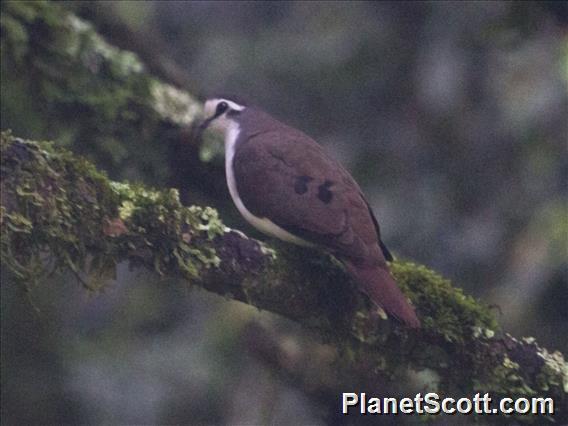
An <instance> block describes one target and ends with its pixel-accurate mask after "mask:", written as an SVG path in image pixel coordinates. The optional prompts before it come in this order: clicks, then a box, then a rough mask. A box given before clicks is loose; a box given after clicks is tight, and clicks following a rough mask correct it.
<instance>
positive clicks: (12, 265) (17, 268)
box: [1, 132, 225, 289]
mask: <svg viewBox="0 0 568 426" xmlns="http://www.w3.org/2000/svg"><path fill="white" fill-rule="evenodd" d="M1 150H2V193H3V197H2V210H1V226H2V262H3V263H4V264H6V266H8V268H9V269H10V270H11V271H12V272H13V273H14V274H15V275H16V276H17V277H19V278H20V279H21V280H22V281H23V282H24V283H26V284H29V283H31V282H37V279H38V277H39V276H41V275H43V274H45V273H48V272H50V270H53V269H62V268H69V269H71V270H72V271H74V272H75V273H76V274H77V276H78V277H79V280H80V281H81V283H82V284H83V285H85V286H86V287H87V288H89V289H95V288H100V287H101V286H102V285H103V283H102V282H101V277H103V278H104V277H110V276H112V275H113V274H114V268H115V262H116V261H115V259H117V258H118V259H121V258H122V259H127V258H129V259H131V260H133V261H141V262H143V263H145V264H147V265H150V266H151V267H153V268H154V270H155V271H156V272H158V273H163V272H164V271H166V270H167V271H168V272H169V273H171V272H175V271H177V272H179V273H180V274H181V275H183V276H184V277H186V278H189V279H191V278H196V277H198V276H199V273H200V271H201V270H202V269H203V268H209V267H211V266H218V265H219V262H220V259H219V258H218V256H217V255H216V253H215V250H214V248H213V246H212V244H210V242H211V241H212V240H213V239H214V238H215V237H216V236H218V235H221V234H223V233H224V232H225V227H224V225H223V223H222V222H221V220H220V219H219V217H218V214H217V212H216V211H215V210H214V209H212V208H210V207H206V208H201V207H196V206H193V207H184V206H182V205H181V203H180V201H179V196H178V192H177V191H176V190H173V189H169V190H163V191H157V190H149V189H147V188H144V187H142V186H140V185H129V184H118V183H113V182H110V181H109V180H108V179H107V177H106V176H105V175H104V174H101V173H99V172H98V171H97V170H96V169H95V168H94V166H93V165H92V164H90V163H89V162H87V161H85V160H83V159H80V158H76V157H74V156H73V155H71V154H70V153H69V152H67V151H65V150H63V149H61V148H56V147H55V146H54V145H53V144H50V143H40V144H37V143H33V142H29V141H24V140H21V139H18V138H14V137H12V136H11V135H10V133H8V132H3V133H2V135H1Z"/></svg>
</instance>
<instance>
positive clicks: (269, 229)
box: [225, 123, 313, 246]
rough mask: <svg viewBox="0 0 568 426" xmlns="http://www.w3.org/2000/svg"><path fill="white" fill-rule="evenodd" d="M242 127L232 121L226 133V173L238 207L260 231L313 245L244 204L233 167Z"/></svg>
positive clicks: (299, 243)
mask: <svg viewBox="0 0 568 426" xmlns="http://www.w3.org/2000/svg"><path fill="white" fill-rule="evenodd" d="M239 132H240V128H239V125H238V124H237V123H231V125H230V126H229V128H228V129H227V131H226V134H225V173H226V175H227V185H228V186H229V192H230V193H231V198H232V199H233V202H234V203H235V205H236V206H237V209H238V210H239V212H240V213H241V215H243V217H244V218H245V219H246V221H247V222H248V223H250V224H251V225H252V226H254V227H255V228H256V229H258V230H259V231H261V232H263V233H265V234H267V235H269V236H271V237H276V238H278V239H281V240H284V241H287V242H289V243H294V244H298V245H301V246H313V244H310V243H309V242H307V241H305V240H303V239H302V238H299V237H296V236H295V235H292V234H290V233H289V232H288V231H286V230H284V229H282V228H281V227H279V226H278V225H276V224H275V223H274V222H272V221H270V220H269V219H267V218H265V217H262V218H261V217H258V216H255V215H254V214H252V213H251V212H250V211H249V210H248V209H247V208H246V206H245V205H244V203H243V201H242V200H241V197H240V196H239V192H238V190H237V182H236V180H235V173H234V169H233V159H234V157H235V144H236V142H237V138H238V136H239Z"/></svg>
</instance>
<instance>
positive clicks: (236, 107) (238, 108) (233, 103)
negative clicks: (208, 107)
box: [215, 98, 245, 111]
mask: <svg viewBox="0 0 568 426" xmlns="http://www.w3.org/2000/svg"><path fill="white" fill-rule="evenodd" d="M215 100H216V101H218V102H221V101H223V102H227V105H229V107H230V108H231V109H234V110H236V111H242V110H243V109H245V107H244V106H242V105H239V104H237V103H235V102H233V101H230V100H228V99H223V98H219V99H215Z"/></svg>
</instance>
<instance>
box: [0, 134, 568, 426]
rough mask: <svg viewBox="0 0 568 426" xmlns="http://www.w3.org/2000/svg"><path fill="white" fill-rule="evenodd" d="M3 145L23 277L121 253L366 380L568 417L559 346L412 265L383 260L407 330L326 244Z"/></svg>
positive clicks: (62, 155) (110, 261)
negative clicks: (543, 404)
mask: <svg viewBox="0 0 568 426" xmlns="http://www.w3.org/2000/svg"><path fill="white" fill-rule="evenodd" d="M1 153H2V181H1V190H2V205H1V212H2V215H1V217H0V223H1V227H2V264H3V266H4V267H6V268H8V269H9V270H10V272H11V273H12V274H13V275H14V276H15V277H17V279H18V280H19V281H20V282H22V283H23V284H24V285H27V286H31V283H33V282H38V281H40V280H41V277H42V276H44V275H45V274H47V273H51V272H53V271H54V270H55V271H61V270H65V269H70V270H72V271H74V272H75V273H76V274H77V276H78V278H79V281H80V282H81V283H82V284H83V285H84V286H85V287H86V288H87V289H88V290H96V289H99V288H101V287H102V286H104V284H105V277H110V276H112V275H113V272H114V269H115V267H116V265H117V264H118V263H120V262H129V263H130V264H131V265H132V267H143V268H146V269H148V270H151V271H154V272H155V273H157V274H160V275H166V276H171V277H183V278H185V279H187V281H188V282H189V283H191V284H192V285H197V286H201V287H203V288H205V289H207V290H209V291H213V292H215V293H218V294H221V295H223V296H225V297H227V298H231V299H234V300H238V301H241V302H244V303H247V304H250V305H253V306H256V307H258V308H260V309H266V310H268V311H271V312H274V313H277V314H280V315H282V316H285V317H287V318H290V319H292V320H294V321H297V322H298V323H300V324H302V325H303V326H305V327H306V328H308V329H309V330H312V331H313V333H314V335H315V336H317V338H318V339H320V340H321V341H322V342H325V343H329V344H331V345H333V346H334V347H336V348H337V349H338V351H339V353H340V354H341V356H342V368H343V369H344V371H343V372H342V373H345V372H349V371H362V370H364V371H366V373H367V379H369V380H368V383H373V382H376V381H380V382H384V381H385V380H392V379H397V380H398V381H404V380H408V378H409V377H410V373H411V372H412V371H417V370H425V369H428V370H431V371H433V372H435V373H437V375H438V376H439V378H440V380H439V382H438V384H437V387H438V388H437V389H436V390H437V391H438V392H439V393H440V394H442V395H456V394H459V395H473V394H475V393H476V392H480V393H490V394H491V396H492V397H493V398H499V397H505V396H508V397H520V396H523V397H542V398H549V397H550V398H553V399H554V407H555V410H556V419H557V421H563V420H565V419H566V412H567V411H566V403H567V398H566V395H567V390H566V387H567V385H568V365H567V363H566V362H565V361H564V357H563V355H562V354H561V353H559V352H554V353H549V352H548V351H547V350H546V349H544V348H541V347H540V346H539V345H538V344H537V343H536V342H535V340H534V339H532V338H523V339H519V340H517V339H515V338H513V337H511V336H510V335H508V334H503V333H500V332H498V329H497V325H496V321H495V319H494V317H493V315H492V313H491V312H490V310H489V309H488V308H487V307H486V306H484V305H483V304H481V303H480V302H478V301H476V300H474V299H473V298H471V297H469V296H466V295H464V294H463V293H462V291H461V290H460V289H457V288H454V287H453V286H452V285H451V283H450V282H449V281H447V280H445V279H443V278H442V277H440V276H439V275H437V274H436V273H435V272H433V271H431V270H429V269H427V268H426V267H424V266H420V265H416V264H413V263H410V262H404V261H398V260H397V261H395V262H393V263H392V264H391V269H392V271H393V274H394V276H395V278H396V280H397V282H398V283H399V285H400V286H401V288H402V289H403V291H404V292H405V294H406V295H407V296H408V297H409V298H410V300H411V301H412V302H413V303H414V305H415V306H416V308H417V312H418V315H419V316H420V318H421V320H422V323H423V328H422V329H420V330H417V331H413V330H408V329H405V328H404V327H403V326H400V325H398V324H397V323H395V322H391V321H388V320H387V319H384V316H383V315H381V314H380V313H379V312H378V311H377V309H376V308H375V307H374V306H373V305H372V304H370V302H369V301H368V300H367V299H366V297H365V296H364V295H362V294H361V293H360V292H358V291H357V290H356V286H355V285H354V284H353V283H352V282H351V281H350V279H349V278H348V276H347V275H346V274H345V272H344V271H343V269H342V267H341V266H340V265H339V264H338V263H337V262H336V261H334V259H333V258H331V257H330V256H329V255H326V254H324V253H321V252H318V251H309V250H304V249H300V248H296V247H289V246H286V245H280V244H271V245H266V244H264V243H261V242H259V241H256V240H253V239H250V238H248V237H246V236H245V235H244V234H242V233H240V232H238V231H235V230H231V229H229V228H226V227H225V226H224V225H223V223H222V222H221V220H220V219H219V217H218V214H217V212H216V210H214V209H212V208H210V207H206V208H201V207H196V206H192V207H184V206H183V205H182V204H181V203H180V201H179V198H178V194H177V191H176V190H172V189H170V190H163V191H155V190H150V189H147V188H144V187H142V186H132V185H128V184H124V183H117V182H112V181H110V180H108V179H107V178H106V177H105V176H104V175H103V174H101V173H100V172H98V171H97V170H96V169H95V167H94V166H92V165H91V164H90V163H88V162H87V161H85V160H83V159H81V158H78V157H75V156H74V155H73V154H71V153H69V152H67V151H64V150H62V149H60V148H57V147H56V146H55V145H53V144H48V143H37V142H31V141H24V140H22V139H19V138H15V137H13V136H11V135H10V134H9V133H8V132H4V133H2V140H1ZM341 375H342V376H344V377H348V376H349V374H341ZM376 391H377V392H379V390H376ZM406 391H408V390H406ZM531 417H532V415H531ZM521 420H529V418H528V417H527V416H522V417H521Z"/></svg>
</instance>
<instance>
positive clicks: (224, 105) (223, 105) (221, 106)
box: [215, 102, 229, 116]
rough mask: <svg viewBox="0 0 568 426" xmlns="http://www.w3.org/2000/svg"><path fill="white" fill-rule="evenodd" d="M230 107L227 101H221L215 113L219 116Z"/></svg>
mask: <svg viewBox="0 0 568 426" xmlns="http://www.w3.org/2000/svg"><path fill="white" fill-rule="evenodd" d="M228 109H229V105H228V104H227V102H219V104H218V105H217V110H216V111H215V115H216V116H219V115H221V114H223V113H224V112H225V111H227V110H228Z"/></svg>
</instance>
